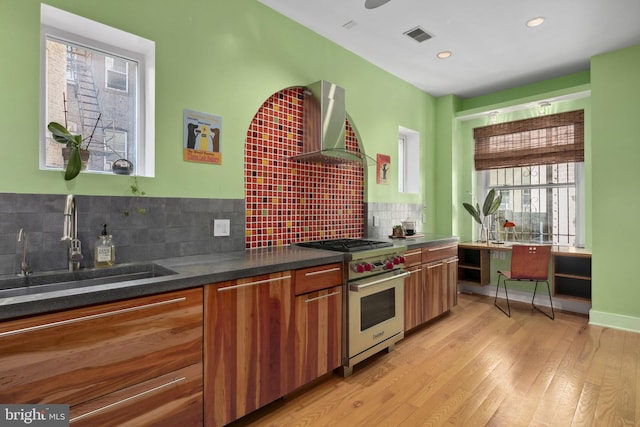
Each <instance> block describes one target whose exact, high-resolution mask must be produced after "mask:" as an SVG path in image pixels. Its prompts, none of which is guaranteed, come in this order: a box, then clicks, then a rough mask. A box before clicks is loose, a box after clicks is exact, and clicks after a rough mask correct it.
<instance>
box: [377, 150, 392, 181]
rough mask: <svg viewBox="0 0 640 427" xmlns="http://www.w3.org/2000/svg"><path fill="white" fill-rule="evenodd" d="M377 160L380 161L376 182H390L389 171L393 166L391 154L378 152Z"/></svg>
mask: <svg viewBox="0 0 640 427" xmlns="http://www.w3.org/2000/svg"><path fill="white" fill-rule="evenodd" d="M376 161H377V162H378V166H377V169H376V170H377V173H376V183H378V184H389V173H390V168H391V156H389V155H387V154H378V155H377V156H376Z"/></svg>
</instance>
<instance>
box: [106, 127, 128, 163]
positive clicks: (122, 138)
mask: <svg viewBox="0 0 640 427" xmlns="http://www.w3.org/2000/svg"><path fill="white" fill-rule="evenodd" d="M127 148H128V146H127V133H126V132H123V131H118V130H111V129H106V130H105V132H104V142H103V149H104V152H105V153H106V154H105V156H104V163H105V168H107V169H108V170H111V165H112V164H113V162H114V161H116V160H118V159H122V158H125V159H126V158H128V157H130V156H129V155H128V154H127V153H128V150H127Z"/></svg>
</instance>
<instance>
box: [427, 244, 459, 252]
mask: <svg viewBox="0 0 640 427" xmlns="http://www.w3.org/2000/svg"><path fill="white" fill-rule="evenodd" d="M457 247H458V245H449V246H441V247H439V248H433V249H429V252H433V251H439V250H442V249H452V248H457Z"/></svg>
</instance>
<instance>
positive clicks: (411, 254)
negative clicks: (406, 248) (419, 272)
mask: <svg viewBox="0 0 640 427" xmlns="http://www.w3.org/2000/svg"><path fill="white" fill-rule="evenodd" d="M421 254H422V251H419V250H418V251H413V252H407V253H405V254H404V256H405V257H408V256H413V255H421Z"/></svg>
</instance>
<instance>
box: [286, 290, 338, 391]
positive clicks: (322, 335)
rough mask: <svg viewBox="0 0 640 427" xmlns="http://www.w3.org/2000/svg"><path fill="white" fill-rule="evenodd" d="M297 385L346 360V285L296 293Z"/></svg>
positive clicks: (327, 371)
mask: <svg viewBox="0 0 640 427" xmlns="http://www.w3.org/2000/svg"><path fill="white" fill-rule="evenodd" d="M295 304H296V307H295V313H296V340H295V347H294V348H295V383H294V386H295V387H300V386H303V385H305V384H307V383H309V382H311V381H313V380H315V379H317V378H319V377H321V376H323V375H325V374H327V373H329V372H332V371H333V370H334V369H336V368H337V367H339V366H340V365H341V364H342V360H341V356H342V351H341V345H342V285H338V286H334V287H333V288H328V289H323V290H320V291H315V292H310V293H308V294H303V295H298V296H296V301H295Z"/></svg>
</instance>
